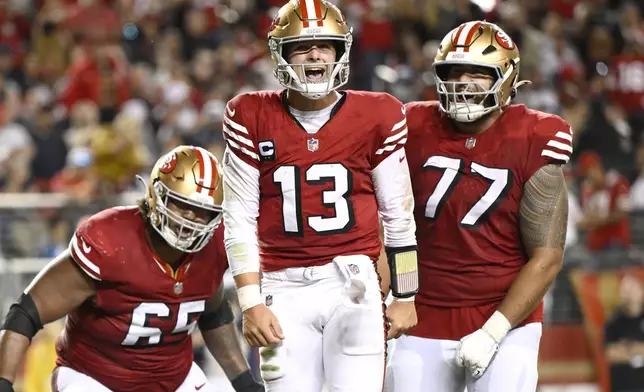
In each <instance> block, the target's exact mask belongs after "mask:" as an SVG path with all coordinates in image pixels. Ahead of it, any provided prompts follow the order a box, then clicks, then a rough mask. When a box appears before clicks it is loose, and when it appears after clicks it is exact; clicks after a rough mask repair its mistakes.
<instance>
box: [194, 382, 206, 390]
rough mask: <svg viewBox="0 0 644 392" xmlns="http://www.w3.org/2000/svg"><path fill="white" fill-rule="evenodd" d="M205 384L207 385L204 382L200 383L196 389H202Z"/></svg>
mask: <svg viewBox="0 0 644 392" xmlns="http://www.w3.org/2000/svg"><path fill="white" fill-rule="evenodd" d="M205 385H206V383H203V384H201V385H199V386H198V387H195V389H196V390H197V391H198V390H200V389H201V388H203V387H204V386H205Z"/></svg>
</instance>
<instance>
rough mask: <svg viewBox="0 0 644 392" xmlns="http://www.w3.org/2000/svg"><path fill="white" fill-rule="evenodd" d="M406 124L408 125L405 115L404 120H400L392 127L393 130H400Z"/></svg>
mask: <svg viewBox="0 0 644 392" xmlns="http://www.w3.org/2000/svg"><path fill="white" fill-rule="evenodd" d="M405 125H407V117H403V119H402V120H400V121H399V122H397V123H395V124H394V126H393V127H391V132H396V131H397V130H399V129H400V128H402V127H404V126H405Z"/></svg>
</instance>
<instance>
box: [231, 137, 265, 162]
mask: <svg viewBox="0 0 644 392" xmlns="http://www.w3.org/2000/svg"><path fill="white" fill-rule="evenodd" d="M226 144H228V147H230V148H234V149H235V150H239V151H240V152H242V153H244V154H246V155H248V156H249V157H251V158H253V159H254V160H256V161H259V155H257V154H256V153H254V152H252V151H250V150H249V149H247V148H246V147H243V146H240V145H239V144H237V143H235V142H234V141H233V140H232V139H228V138H226Z"/></svg>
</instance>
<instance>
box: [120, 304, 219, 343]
mask: <svg viewBox="0 0 644 392" xmlns="http://www.w3.org/2000/svg"><path fill="white" fill-rule="evenodd" d="M205 307H206V301H205V300H203V299H200V300H197V301H189V302H182V303H181V304H179V312H178V313H177V321H176V324H175V327H174V330H173V331H172V334H173V335H175V334H179V333H183V332H185V333H186V334H187V335H190V334H191V333H192V332H193V331H194V330H195V327H196V326H197V320H196V318H195V316H196V315H199V314H201V313H202V312H203V311H204V310H205ZM151 316H156V318H159V319H168V318H170V317H172V316H173V315H171V314H170V307H169V306H168V305H166V304H164V303H163V302H143V303H141V304H139V305H138V306H137V307H136V308H134V310H133V311H132V321H131V322H130V328H129V329H128V331H127V336H125V339H123V342H122V343H121V345H122V346H151V345H155V344H159V343H162V337H163V332H162V331H161V329H160V328H154V327H149V326H148V325H147V324H148V323H149V320H150V318H151ZM145 338H147V340H148V341H147V344H145V343H142V342H140V340H141V339H145Z"/></svg>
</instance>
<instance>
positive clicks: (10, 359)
mask: <svg viewBox="0 0 644 392" xmlns="http://www.w3.org/2000/svg"><path fill="white" fill-rule="evenodd" d="M29 344H30V341H29V339H28V338H27V337H26V336H24V335H21V334H19V333H16V332H13V331H7V330H3V331H0V378H6V379H7V380H9V381H10V382H14V381H15V379H16V374H18V369H19V367H20V364H21V362H22V360H23V358H24V357H25V355H26V354H27V350H28V349H29Z"/></svg>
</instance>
